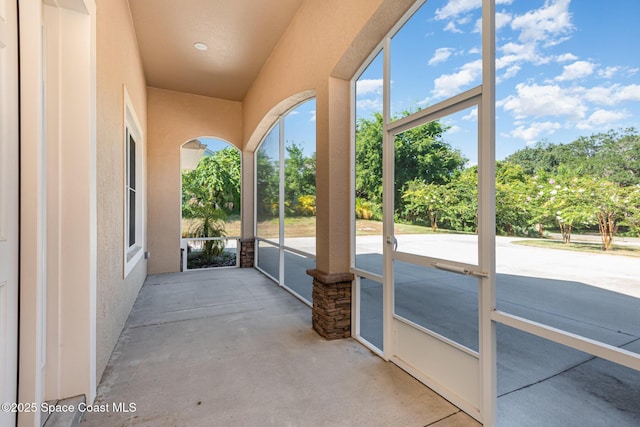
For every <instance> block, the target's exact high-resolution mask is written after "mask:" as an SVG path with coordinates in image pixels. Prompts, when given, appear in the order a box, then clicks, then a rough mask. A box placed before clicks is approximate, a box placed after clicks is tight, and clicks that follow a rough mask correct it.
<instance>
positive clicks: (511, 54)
mask: <svg viewBox="0 0 640 427" xmlns="http://www.w3.org/2000/svg"><path fill="white" fill-rule="evenodd" d="M499 50H500V51H501V52H502V53H504V55H502V56H501V57H499V58H497V59H496V68H497V69H502V68H505V67H508V66H510V65H512V64H515V63H519V62H531V63H535V64H540V63H544V62H545V60H544V59H543V58H541V57H540V56H539V55H538V54H537V53H536V45H535V43H523V44H520V43H513V42H510V43H506V44H504V45H503V46H500V47H499Z"/></svg>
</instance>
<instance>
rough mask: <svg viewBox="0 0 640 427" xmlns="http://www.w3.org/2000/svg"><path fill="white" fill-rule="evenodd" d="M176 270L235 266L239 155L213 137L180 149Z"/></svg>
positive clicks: (195, 140) (238, 224) (240, 175)
mask: <svg viewBox="0 0 640 427" xmlns="http://www.w3.org/2000/svg"><path fill="white" fill-rule="evenodd" d="M180 173H181V226H180V233H181V244H180V247H181V258H182V259H181V270H182V271H188V270H195V269H203V268H216V267H236V266H237V265H238V261H239V255H238V248H239V245H238V240H239V239H240V230H241V228H240V226H241V225H240V203H241V178H242V168H241V158H240V151H239V150H238V149H237V148H236V147H235V146H233V145H231V144H229V143H228V142H226V141H224V140H221V139H218V138H212V137H198V138H195V139H191V140H189V141H187V142H185V143H184V144H182V146H181V147H180Z"/></svg>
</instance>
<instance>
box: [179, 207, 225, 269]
mask: <svg viewBox="0 0 640 427" xmlns="http://www.w3.org/2000/svg"><path fill="white" fill-rule="evenodd" d="M191 211H192V212H193V214H194V215H195V217H194V218H195V219H194V220H193V221H192V223H191V226H190V227H189V229H188V230H187V232H186V233H185V236H184V237H194V238H202V237H225V236H226V232H225V229H224V219H225V218H226V214H225V213H224V211H223V210H221V209H217V208H216V207H215V206H213V205H211V204H196V205H194V206H192V207H191ZM224 248H225V241H224V240H207V241H205V242H204V243H203V245H202V254H201V255H202V258H204V259H205V260H210V259H211V258H213V257H216V256H220V255H222V253H223V252H224Z"/></svg>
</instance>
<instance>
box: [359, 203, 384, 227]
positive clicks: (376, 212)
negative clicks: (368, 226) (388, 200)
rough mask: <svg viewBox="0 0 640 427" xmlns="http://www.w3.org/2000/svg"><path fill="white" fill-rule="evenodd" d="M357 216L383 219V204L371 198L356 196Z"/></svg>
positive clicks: (377, 219)
mask: <svg viewBox="0 0 640 427" xmlns="http://www.w3.org/2000/svg"><path fill="white" fill-rule="evenodd" d="M356 218H358V219H372V220H376V221H382V204H377V203H373V202H372V201H370V200H365V199H363V198H360V197H357V198H356Z"/></svg>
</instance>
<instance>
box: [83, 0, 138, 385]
mask: <svg viewBox="0 0 640 427" xmlns="http://www.w3.org/2000/svg"><path fill="white" fill-rule="evenodd" d="M96 7H97V15H96V19H97V23H96V27H97V58H96V65H97V116H98V118H97V129H96V132H97V170H96V174H97V193H98V194H97V196H98V200H97V211H98V230H97V231H98V233H97V234H98V265H97V315H96V317H97V319H96V328H97V331H96V334H97V346H96V352H97V356H96V359H97V360H96V371H97V378H98V380H99V379H100V377H101V376H102V372H103V371H104V368H105V366H106V364H107V362H108V360H109V357H110V356H111V352H112V351H113V348H114V346H115V344H116V342H117V340H118V337H119V336H120V332H121V331H122V328H123V327H124V324H125V321H126V320H127V316H128V315H129V312H130V311H131V307H132V306H133V303H134V301H135V298H136V296H137V295H138V291H139V290H140V287H141V286H142V283H143V282H144V279H145V277H146V274H147V262H146V260H144V259H142V260H141V261H140V262H139V263H138V265H137V266H136V267H135V268H134V269H133V271H131V272H130V273H129V275H128V276H127V278H126V279H124V278H123V271H124V258H123V246H124V243H123V239H124V229H123V227H124V218H123V215H124V195H123V191H124V190H123V189H124V146H123V144H124V89H123V87H124V86H126V88H127V92H128V94H129V97H130V99H131V102H132V104H133V108H134V110H135V113H136V115H137V116H138V119H139V120H140V126H141V127H142V129H141V131H142V133H143V134H144V136H143V139H147V138H146V135H147V111H146V110H147V98H146V82H145V78H144V73H143V69H142V62H141V60H140V54H139V51H138V46H137V42H136V36H135V30H134V28H133V23H132V22H131V15H130V13H129V5H128V2H127V0H97V1H96ZM145 157H146V156H145Z"/></svg>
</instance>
